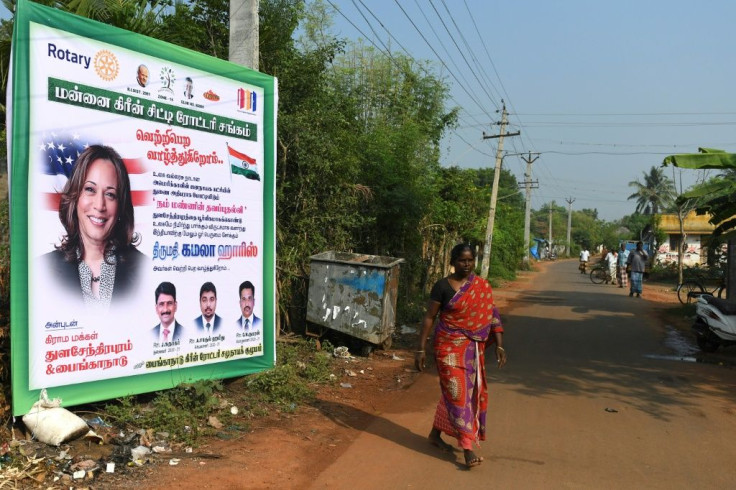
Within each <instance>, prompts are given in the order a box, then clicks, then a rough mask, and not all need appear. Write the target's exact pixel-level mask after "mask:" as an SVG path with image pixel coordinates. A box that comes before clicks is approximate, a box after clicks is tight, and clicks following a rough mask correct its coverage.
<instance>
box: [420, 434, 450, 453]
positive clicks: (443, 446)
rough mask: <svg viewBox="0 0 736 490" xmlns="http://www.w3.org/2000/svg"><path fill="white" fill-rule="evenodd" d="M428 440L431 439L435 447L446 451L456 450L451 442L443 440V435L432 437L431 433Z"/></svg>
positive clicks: (430, 441)
mask: <svg viewBox="0 0 736 490" xmlns="http://www.w3.org/2000/svg"><path fill="white" fill-rule="evenodd" d="M427 440H428V441H429V443H430V444H431V445H433V446H434V447H437V448H440V450H442V451H444V452H446V453H451V452H453V451H454V450H455V448H453V447H452V445H451V444H448V443H446V442H445V441H443V440H442V438H441V437H432V436H431V435H430V436H429V437H427Z"/></svg>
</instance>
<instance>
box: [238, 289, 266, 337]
mask: <svg viewBox="0 0 736 490" xmlns="http://www.w3.org/2000/svg"><path fill="white" fill-rule="evenodd" d="M238 293H239V295H240V312H241V316H240V318H239V319H238V322H237V327H238V330H242V331H244V332H247V331H249V330H251V329H253V330H255V329H258V330H260V328H261V319H260V318H258V317H257V316H255V314H254V313H253V306H254V305H255V303H256V297H255V293H256V288H255V286H253V283H252V282H250V281H245V282H243V283H242V284H241V285H240V287H239V288H238Z"/></svg>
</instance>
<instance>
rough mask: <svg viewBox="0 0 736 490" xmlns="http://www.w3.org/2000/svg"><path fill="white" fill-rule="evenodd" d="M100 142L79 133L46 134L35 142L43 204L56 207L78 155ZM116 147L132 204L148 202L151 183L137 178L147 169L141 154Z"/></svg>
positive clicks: (144, 204) (48, 207) (50, 208)
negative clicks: (37, 142) (40, 173)
mask: <svg viewBox="0 0 736 490" xmlns="http://www.w3.org/2000/svg"><path fill="white" fill-rule="evenodd" d="M93 144H102V143H98V142H97V141H90V140H89V139H88V138H84V137H82V136H80V135H78V134H73V135H69V134H56V133H52V134H50V135H45V136H44V137H43V138H41V142H40V143H39V144H38V151H39V152H40V153H41V155H42V156H41V162H42V163H41V172H42V174H43V178H42V185H41V192H42V194H43V202H44V208H45V209H48V210H52V211H58V209H59V201H60V199H61V192H62V191H63V190H64V186H65V185H66V182H67V180H68V179H69V177H71V175H72V171H73V170H74V165H75V164H76V162H77V157H79V155H80V154H81V153H82V152H83V151H84V150H85V149H86V148H87V147H89V146H90V145H93ZM115 150H116V151H117V152H118V153H119V154H120V156H121V157H122V158H123V163H124V164H125V168H126V169H127V170H128V175H129V177H130V186H131V198H132V200H133V206H147V205H150V204H151V197H152V192H151V189H150V187H151V186H150V183H149V184H147V183H145V181H146V179H142V178H139V176H142V175H143V174H145V173H146V172H147V171H148V169H147V168H146V165H145V163H144V161H143V160H142V159H141V158H136V157H131V156H130V155H126V154H125V151H121V150H120V149H119V148H115Z"/></svg>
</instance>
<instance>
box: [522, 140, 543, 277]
mask: <svg viewBox="0 0 736 490" xmlns="http://www.w3.org/2000/svg"><path fill="white" fill-rule="evenodd" d="M532 155H536V156H535V157H534V158H532ZM537 158H539V153H532V152H529V156H528V157H526V158H524V157H523V156H522V157H521V159H522V160H524V161H525V162H526V173H524V182H522V184H524V187H525V189H526V198H525V206H524V266H525V267H528V266H529V239H530V236H529V235H530V228H531V214H532V188H533V187H534V188H535V189H536V188H537V187H539V182H538V181H532V163H534V161H536V160H537ZM535 186H536V187H535Z"/></svg>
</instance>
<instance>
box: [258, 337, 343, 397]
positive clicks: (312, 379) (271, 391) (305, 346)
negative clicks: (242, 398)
mask: <svg viewBox="0 0 736 490" xmlns="http://www.w3.org/2000/svg"><path fill="white" fill-rule="evenodd" d="M330 347H331V346H329V345H326V346H325V350H317V345H316V343H315V342H314V341H309V342H308V341H303V340H299V341H295V342H280V343H278V344H277V345H276V352H277V354H276V358H277V360H278V365H277V366H276V367H275V368H274V369H271V370H269V371H263V372H261V373H258V374H254V375H253V376H251V377H250V378H249V379H248V381H247V383H246V385H247V387H248V390H249V393H248V396H247V401H248V403H249V404H250V406H251V407H253V406H254V405H275V406H276V407H277V408H279V409H280V410H284V411H294V410H295V409H296V407H297V406H298V405H299V404H302V403H304V402H306V401H309V400H311V399H312V398H313V397H314V388H313V387H312V386H311V385H312V384H314V383H325V382H327V381H329V379H330V374H331V368H332V363H333V359H332V356H331V354H330V352H329V351H330V350H331V349H330Z"/></svg>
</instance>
